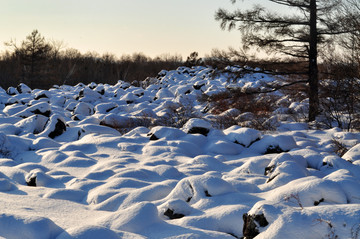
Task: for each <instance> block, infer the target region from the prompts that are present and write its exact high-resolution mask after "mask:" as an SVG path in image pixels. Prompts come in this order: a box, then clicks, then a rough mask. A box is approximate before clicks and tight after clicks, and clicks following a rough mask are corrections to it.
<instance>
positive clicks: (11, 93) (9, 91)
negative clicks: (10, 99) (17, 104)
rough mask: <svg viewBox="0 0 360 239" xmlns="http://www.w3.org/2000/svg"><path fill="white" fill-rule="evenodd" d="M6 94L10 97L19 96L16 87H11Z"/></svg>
mask: <svg viewBox="0 0 360 239" xmlns="http://www.w3.org/2000/svg"><path fill="white" fill-rule="evenodd" d="M6 93H7V94H8V95H16V94H17V90H16V89H15V88H14V87H12V86H11V87H9V88H8V89H7V90H6Z"/></svg>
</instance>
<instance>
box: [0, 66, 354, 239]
mask: <svg viewBox="0 0 360 239" xmlns="http://www.w3.org/2000/svg"><path fill="white" fill-rule="evenodd" d="M229 70H231V71H234V72H237V71H241V68H239V67H234V68H229ZM213 71H214V70H212V69H210V68H206V67H194V68H187V67H181V68H179V69H177V70H174V71H162V72H161V73H159V76H158V77H157V78H150V79H147V80H146V81H144V82H142V84H141V85H143V86H144V88H141V87H135V86H131V85H130V84H129V83H127V82H123V81H119V82H118V83H117V84H115V85H107V84H96V83H91V84H89V85H84V84H78V85H76V86H66V85H64V86H59V87H54V88H51V89H49V90H37V89H30V88H29V87H28V86H26V85H25V84H21V85H19V87H17V88H15V87H13V88H10V89H9V90H8V91H7V92H8V93H6V92H5V91H0V201H1V206H0V208H1V214H0V237H2V238H10V239H11V238H29V239H33V238H37V239H38V238H54V239H55V238H57V239H65V238H87V239H88V238H90V239H91V238H241V237H243V236H247V237H249V238H251V236H249V235H250V234H251V233H255V234H256V238H357V237H358V235H359V232H360V220H359V218H360V146H359V145H360V134H359V133H358V132H346V131H342V130H340V129H339V128H333V129H328V130H315V129H312V127H311V126H309V125H308V124H306V123H304V122H295V121H293V120H289V119H290V118H291V117H288V116H286V114H287V113H286V112H287V110H286V109H287V108H286V107H287V106H289V108H291V109H292V114H294V112H295V113H297V114H299V118H301V114H303V113H304V111H306V108H307V101H306V100H305V101H303V102H288V101H287V99H288V98H287V97H286V96H281V97H280V99H282V100H280V101H278V104H279V107H280V108H279V109H278V110H276V111H275V112H278V113H280V114H281V117H280V116H279V115H272V116H271V117H270V119H269V123H272V124H274V126H275V124H276V127H274V129H276V130H274V131H260V130H256V129H252V128H249V127H241V126H238V125H234V126H230V127H227V128H226V129H223V128H219V127H218V125H221V124H217V122H214V119H221V117H233V118H236V119H237V120H240V119H246V120H251V118H252V117H253V115H252V114H251V113H248V112H240V111H239V110H236V109H229V110H227V111H224V112H223V113H221V114H220V116H217V115H212V114H211V113H204V112H203V111H202V109H204V108H205V107H206V106H207V105H206V103H202V102H200V101H198V100H197V96H200V95H202V94H214V93H219V92H222V91H225V90H226V89H228V88H233V89H234V88H238V87H246V88H249V87H251V88H256V89H259V88H260V89H261V88H263V87H266V84H267V83H269V82H273V81H276V80H279V78H276V79H275V78H273V77H272V76H268V75H266V74H263V73H254V74H246V75H244V76H243V77H241V78H238V79H234V78H230V77H231V75H230V74H228V73H220V74H218V75H217V76H213V75H212V72H213ZM281 107H285V108H281ZM180 109H185V110H184V111H180ZM157 122H160V123H161V122H162V124H159V125H157ZM174 125H176V126H177V127H178V128H175V127H173V126H174ZM334 139H336V140H339V141H341V142H342V143H343V144H344V145H347V146H348V147H349V148H351V149H350V150H349V151H347V153H345V154H344V155H343V156H342V157H340V156H338V155H337V154H336V153H335V152H334V150H333V146H332V142H333V140H334ZM265 222H266V223H265ZM251 228H252V229H251ZM249 230H253V231H252V232H251V233H250V232H249ZM244 232H245V233H250V234H247V235H244Z"/></svg>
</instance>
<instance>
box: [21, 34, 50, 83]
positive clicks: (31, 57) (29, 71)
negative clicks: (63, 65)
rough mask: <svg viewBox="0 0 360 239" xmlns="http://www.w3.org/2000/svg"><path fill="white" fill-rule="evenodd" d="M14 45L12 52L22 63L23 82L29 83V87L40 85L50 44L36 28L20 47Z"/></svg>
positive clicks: (43, 76)
mask: <svg viewBox="0 0 360 239" xmlns="http://www.w3.org/2000/svg"><path fill="white" fill-rule="evenodd" d="M14 47H15V52H14V54H15V55H16V56H17V57H18V59H19V60H20V64H21V65H22V78H23V82H26V83H27V84H29V86H30V87H31V88H34V87H41V81H42V80H44V79H45V78H46V71H47V69H46V62H47V60H48V59H49V54H50V52H51V46H50V44H48V43H47V42H46V41H45V38H44V37H42V36H41V34H40V33H39V32H38V31H37V30H34V31H33V32H32V33H31V34H30V35H28V36H27V37H26V39H25V40H24V41H23V42H22V43H21V46H20V47H17V46H16V45H14Z"/></svg>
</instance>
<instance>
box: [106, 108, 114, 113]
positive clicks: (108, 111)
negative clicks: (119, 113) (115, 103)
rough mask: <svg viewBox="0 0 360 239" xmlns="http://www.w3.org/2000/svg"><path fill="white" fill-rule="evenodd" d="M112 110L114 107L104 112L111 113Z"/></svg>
mask: <svg viewBox="0 0 360 239" xmlns="http://www.w3.org/2000/svg"><path fill="white" fill-rule="evenodd" d="M113 109H116V107H112V108H110V109H107V110H106V113H109V112H110V111H112V110H113Z"/></svg>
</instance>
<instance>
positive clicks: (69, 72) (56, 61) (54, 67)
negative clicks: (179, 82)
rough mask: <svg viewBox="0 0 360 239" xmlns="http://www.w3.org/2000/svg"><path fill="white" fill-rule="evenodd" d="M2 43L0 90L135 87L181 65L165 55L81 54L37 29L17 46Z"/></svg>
mask: <svg viewBox="0 0 360 239" xmlns="http://www.w3.org/2000/svg"><path fill="white" fill-rule="evenodd" d="M5 44H6V45H7V46H8V50H7V51H6V52H4V53H3V54H1V56H0V86H1V87H2V88H4V89H7V88H8V87H10V86H17V85H18V84H19V83H25V84H27V85H28V86H29V87H30V88H32V89H35V88H39V89H48V88H49V87H52V86H53V85H63V84H68V85H75V84H77V83H79V82H82V83H84V84H88V83H90V82H96V83H108V84H115V83H116V82H117V81H119V80H124V81H128V82H133V83H134V84H136V83H137V82H139V81H142V80H144V79H145V78H146V77H148V76H156V75H157V73H158V72H160V71H161V70H163V69H165V70H170V69H176V68H177V67H178V66H180V65H183V64H184V63H185V62H184V61H183V60H182V57H181V56H180V55H169V54H163V55H160V56H158V57H155V58H151V57H148V56H146V55H145V54H143V53H134V54H132V55H123V56H121V57H116V56H115V55H113V54H111V53H108V54H103V55H100V54H98V53H96V52H88V53H85V54H82V53H80V51H78V50H77V49H73V48H65V47H64V43H63V42H62V41H54V40H49V41H48V40H46V39H45V37H43V36H42V35H41V34H40V33H39V32H38V31H37V30H34V31H33V32H32V33H31V34H29V35H28V36H27V37H26V39H25V40H23V41H22V42H21V43H20V44H19V45H18V44H17V43H16V42H14V41H12V40H11V41H9V42H6V43H5Z"/></svg>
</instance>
